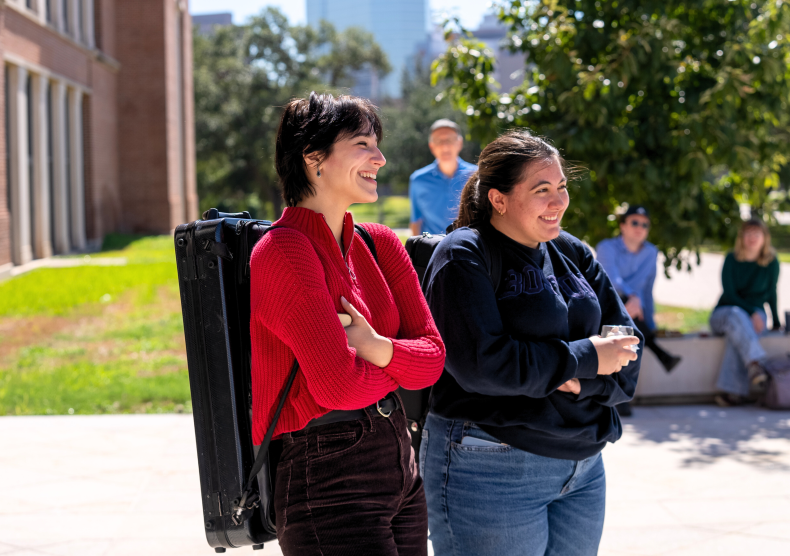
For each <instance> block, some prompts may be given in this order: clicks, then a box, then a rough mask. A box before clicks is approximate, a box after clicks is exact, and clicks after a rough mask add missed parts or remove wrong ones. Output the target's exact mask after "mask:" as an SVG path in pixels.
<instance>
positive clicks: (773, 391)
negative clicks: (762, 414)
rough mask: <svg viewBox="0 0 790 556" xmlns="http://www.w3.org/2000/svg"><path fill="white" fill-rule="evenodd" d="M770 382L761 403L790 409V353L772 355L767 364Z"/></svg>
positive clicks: (765, 405) (766, 368)
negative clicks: (777, 355)
mask: <svg viewBox="0 0 790 556" xmlns="http://www.w3.org/2000/svg"><path fill="white" fill-rule="evenodd" d="M764 367H765V372H766V374H767V375H768V383H767V385H766V388H765V392H764V393H763V394H762V396H760V400H759V401H760V405H762V406H763V407H767V408H768V409H790V353H788V354H787V355H782V356H779V357H772V358H771V359H769V360H768V361H767V362H766V363H765V365H764Z"/></svg>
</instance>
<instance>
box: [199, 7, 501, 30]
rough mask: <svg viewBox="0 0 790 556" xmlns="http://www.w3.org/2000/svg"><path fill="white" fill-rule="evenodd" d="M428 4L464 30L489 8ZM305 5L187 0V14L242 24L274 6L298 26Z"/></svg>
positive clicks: (304, 18)
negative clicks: (224, 15) (222, 16)
mask: <svg viewBox="0 0 790 556" xmlns="http://www.w3.org/2000/svg"><path fill="white" fill-rule="evenodd" d="M393 1H395V0H393ZM428 1H429V4H430V6H431V13H432V14H433V18H434V20H436V21H437V22H440V21H441V20H442V19H443V14H444V13H447V14H449V15H453V16H460V18H461V23H462V24H463V26H464V27H466V28H468V29H476V28H477V26H478V25H479V23H480V21H481V20H482V19H483V14H484V13H485V12H486V10H487V7H488V5H489V2H488V0H428ZM305 4H306V2H305V0H189V11H190V13H193V14H204V13H216V12H232V13H233V22H234V23H242V22H244V20H245V19H247V17H248V16H250V15H253V14H256V13H258V12H260V11H261V9H263V8H264V7H266V6H275V7H277V8H279V9H280V10H281V11H282V12H283V13H284V14H285V15H286V16H288V19H289V21H290V22H291V23H295V24H298V23H305V22H306V21H307V14H306V9H305Z"/></svg>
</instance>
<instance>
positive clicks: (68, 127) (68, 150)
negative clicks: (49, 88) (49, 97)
mask: <svg viewBox="0 0 790 556" xmlns="http://www.w3.org/2000/svg"><path fill="white" fill-rule="evenodd" d="M63 102H64V106H63V114H65V120H66V133H65V135H66V137H65V139H66V141H65V143H66V144H65V147H66V148H65V149H64V150H65V151H66V152H65V155H66V180H65V181H66V195H65V201H66V207H68V208H67V210H66V226H67V228H66V229H67V230H68V235H69V244H70V245H72V246H74V245H76V242H75V241H74V230H73V229H72V226H71V218H72V215H71V211H72V207H71V110H70V106H69V104H70V103H69V95H67V94H66V95H63Z"/></svg>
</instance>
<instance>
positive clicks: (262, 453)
mask: <svg viewBox="0 0 790 556" xmlns="http://www.w3.org/2000/svg"><path fill="white" fill-rule="evenodd" d="M282 227H284V226H269V227H268V228H266V230H264V232H263V235H266V234H267V233H269V232H270V231H272V230H274V229H277V228H282ZM261 238H262V236H261ZM298 371H299V361H298V360H296V359H294V364H293V367H291V373H290V374H289V375H288V380H286V381H285V387H284V388H283V393H282V395H281V396H280V403H279V404H278V405H277V410H276V411H275V412H274V417H273V418H272V422H271V424H270V425H269V429H268V430H267V431H266V436H264V437H263V442H261V447H260V449H259V450H258V455H257V456H256V458H255V463H253V464H252V469H251V470H250V474H249V475H248V476H247V480H246V481H245V483H244V488H243V489H242V491H241V498H240V499H238V500H234V501H233V514H232V516H231V517H232V519H233V522H234V523H236V525H239V524H241V522H242V513H243V512H244V511H245V510H251V509H253V508H255V507H257V506H258V504H260V497H258V496H255V495H253V496H252V497H251V496H250V495H251V494H252V481H253V480H254V479H255V478H256V477H257V476H258V473H259V472H260V470H261V468H262V467H263V464H264V462H265V460H266V457H267V455H268V453H269V444H271V441H272V436H273V435H274V428H275V427H276V426H277V421H278V420H279V419H280V412H282V410H283V406H284V405H285V398H287V397H288V392H290V391H291V386H293V383H294V379H295V378H296V373H297V372H298Z"/></svg>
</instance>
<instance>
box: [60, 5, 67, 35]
mask: <svg viewBox="0 0 790 556" xmlns="http://www.w3.org/2000/svg"><path fill="white" fill-rule="evenodd" d="M60 17H61V18H63V31H64V32H66V33H68V32H69V0H60Z"/></svg>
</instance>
